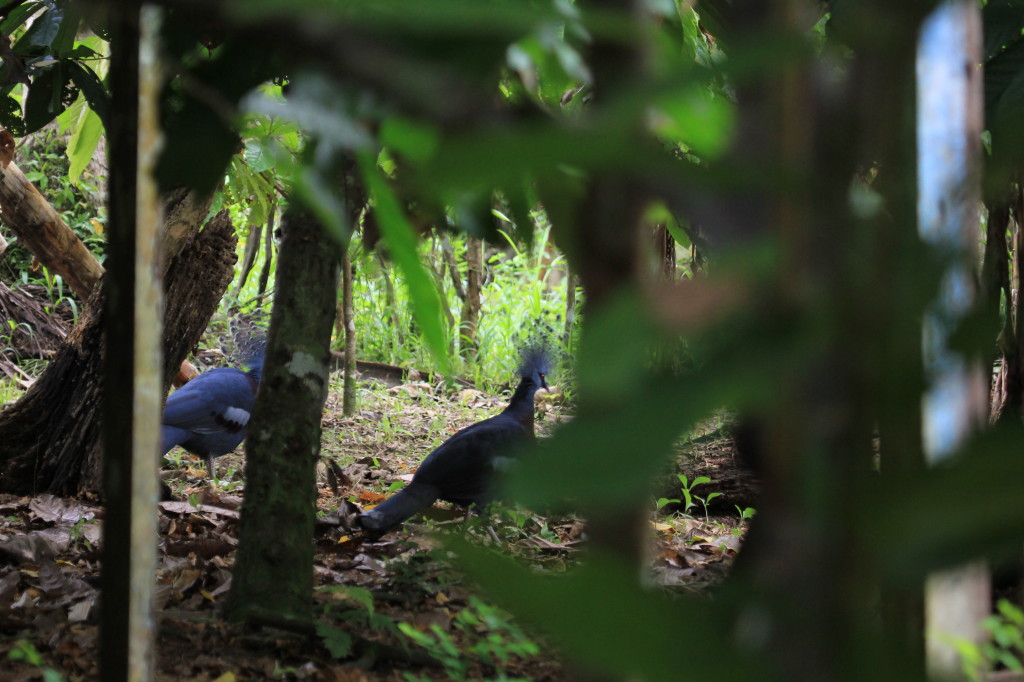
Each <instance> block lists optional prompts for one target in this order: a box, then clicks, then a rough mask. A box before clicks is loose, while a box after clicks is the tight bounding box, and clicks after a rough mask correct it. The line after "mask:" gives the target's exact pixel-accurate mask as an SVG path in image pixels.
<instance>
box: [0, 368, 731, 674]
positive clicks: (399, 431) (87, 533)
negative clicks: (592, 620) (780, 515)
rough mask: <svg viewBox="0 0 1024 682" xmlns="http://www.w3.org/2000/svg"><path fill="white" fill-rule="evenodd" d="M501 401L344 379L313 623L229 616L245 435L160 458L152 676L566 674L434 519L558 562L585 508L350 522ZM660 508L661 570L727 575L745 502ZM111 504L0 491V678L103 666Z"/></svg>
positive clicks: (667, 579)
mask: <svg viewBox="0 0 1024 682" xmlns="http://www.w3.org/2000/svg"><path fill="white" fill-rule="evenodd" d="M506 402H507V396H495V395H488V394H486V393H484V392H481V391H478V390H475V389H467V388H462V387H459V388H458V390H457V392H455V393H448V392H446V391H445V390H444V389H443V387H435V386H432V385H430V384H428V383H426V382H415V383H412V384H408V385H401V386H397V387H393V388H391V389H384V388H376V387H374V386H373V385H372V384H365V385H363V387H362V388H361V390H360V409H359V411H358V413H357V414H356V415H354V416H352V417H344V416H343V415H342V414H341V396H340V390H338V387H337V386H332V390H331V392H330V394H329V396H328V401H327V404H326V406H325V411H324V417H323V427H324V432H323V440H322V452H321V460H322V461H321V463H320V465H319V471H318V499H317V505H318V509H319V514H318V521H317V526H316V533H315V539H314V540H315V547H316V555H315V564H314V576H315V584H316V590H315V592H314V595H313V598H314V602H315V612H316V613H318V614H323V615H322V616H321V617H320V620H319V621H318V624H317V625H316V628H315V631H310V632H296V631H289V630H283V629H280V628H273V627H269V628H262V629H255V628H252V627H243V626H236V625H232V624H227V623H224V622H222V621H221V620H220V619H219V614H220V608H221V604H222V602H223V600H224V599H225V597H226V595H227V593H228V591H229V590H230V587H231V569H232V566H233V563H234V553H235V550H236V548H237V545H238V529H239V515H240V509H241V503H242V497H243V496H244V478H243V477H244V472H243V469H242V461H243V458H242V454H241V450H239V451H238V452H236V453H235V454H232V455H227V456H225V457H222V458H220V459H219V460H218V462H217V470H218V473H219V474H221V475H222V476H223V478H221V479H218V480H217V481H215V482H212V483H211V482H209V481H207V480H206V478H205V472H203V471H202V468H201V467H198V466H197V467H196V468H193V466H195V465H193V464H192V462H191V458H190V457H189V456H188V455H179V457H178V461H177V462H176V464H177V468H175V469H174V470H172V471H171V472H169V473H166V472H165V477H166V478H167V479H168V482H169V483H171V484H172V487H173V488H174V490H175V497H176V499H175V500H174V501H168V502H161V503H160V504H159V513H160V517H159V529H160V536H159V549H158V552H159V553H158V568H157V581H156V589H155V608H156V623H157V627H156V632H155V636H156V651H157V658H156V669H157V676H156V679H157V680H224V681H225V682H226V681H228V680H259V679H302V680H332V681H333V680H406V679H437V680H444V679H452V678H453V677H461V678H463V679H488V678H497V677H502V676H504V678H505V679H509V678H513V679H514V678H522V679H531V680H559V679H564V678H565V677H566V676H567V675H568V673H567V671H566V670H565V669H564V668H563V665H562V663H561V662H560V661H559V659H558V657H557V653H556V652H554V651H552V650H550V649H548V648H545V646H544V644H543V640H542V639H541V638H539V637H535V636H531V635H529V634H524V632H523V631H522V630H520V628H519V626H518V625H517V624H515V622H514V620H513V619H512V618H511V616H509V615H508V614H504V613H501V612H499V611H498V610H497V609H494V607H491V606H488V605H487V603H486V602H485V601H482V600H481V599H480V598H478V596H477V595H476V594H475V592H474V588H473V586H472V585H471V584H470V583H469V582H468V581H466V580H465V579H464V578H463V576H461V575H460V574H459V573H458V572H457V571H456V570H454V569H453V568H452V567H451V565H450V563H449V562H448V560H447V553H446V551H445V550H444V548H443V545H442V542H441V540H440V539H439V536H440V535H442V534H444V533H459V534H462V535H464V536H468V537H469V538H471V539H472V540H473V541H474V542H477V543H479V544H482V545H488V546H492V547H496V548H498V549H500V550H501V551H503V552H506V553H508V554H510V555H512V556H515V557H517V558H518V559H520V560H521V561H525V562H529V563H531V564H533V565H535V566H536V567H537V568H538V569H539V570H545V571H554V572H557V571H563V570H565V569H566V568H568V567H570V566H572V565H574V564H575V563H576V562H577V561H579V554H580V549H581V548H583V547H585V545H586V527H585V523H584V522H583V521H582V520H581V519H577V518H564V519H555V518H547V519H545V518H542V517H539V516H537V515H535V514H532V513H530V512H528V511H525V510H518V509H504V510H501V509H499V511H498V512H497V513H496V514H494V515H492V516H489V517H487V518H486V519H481V518H480V517H479V516H473V515H471V516H470V518H469V519H468V520H467V519H466V515H465V514H464V513H463V511H462V510H461V509H458V508H455V507H451V506H446V505H444V504H442V503H438V504H437V505H435V506H434V507H433V508H431V509H428V510H427V511H426V512H425V513H424V514H422V515H420V516H417V517H414V518H413V519H410V520H409V521H408V522H407V523H406V524H405V526H404V527H403V528H401V529H400V530H398V531H394V532H392V533H389V534H387V535H385V536H384V537H383V538H382V539H381V540H380V541H378V542H364V541H361V540H360V539H359V535H358V533H354V532H353V530H352V527H353V522H354V518H355V516H356V515H357V513H358V511H359V508H360V507H366V506H370V505H373V504H377V503H379V502H380V501H381V500H383V499H384V498H385V497H387V496H388V495H389V494H391V492H393V489H396V488H397V487H398V486H400V485H403V484H404V482H406V481H408V480H409V479H410V478H411V476H412V474H413V472H414V471H415V470H416V466H417V465H418V464H419V462H420V461H421V460H422V459H423V457H425V456H426V455H427V453H429V452H430V451H431V450H432V449H433V448H435V447H437V446H438V445H440V443H442V442H443V441H444V440H445V439H447V438H448V437H450V436H451V435H452V434H454V433H455V432H456V431H458V430H459V429H461V428H463V427H465V426H468V425H470V424H472V423H475V422H477V421H480V420H481V419H484V418H486V417H489V416H491V415H493V414H495V413H497V412H498V411H500V410H501V409H503V408H504V406H505V404H506ZM537 409H538V412H537V420H536V424H537V430H538V435H539V436H540V437H544V436H545V435H548V434H549V433H550V432H551V431H552V430H553V429H554V428H555V427H556V426H557V425H558V424H559V423H560V422H562V421H565V420H568V419H570V418H571V415H570V414H569V412H568V409H567V408H566V407H565V406H564V405H562V404H561V401H558V400H538V407H537ZM721 444H722V447H721V448H718V449H715V448H713V447H712V448H711V449H710V450H708V447H707V444H706V443H704V444H703V445H702V447H703V448H704V450H707V451H709V452H710V451H713V452H714V454H715V455H716V456H721V454H722V451H723V450H725V451H728V450H729V449H730V447H731V445H730V444H729V443H727V442H726V439H725V438H724V437H723V439H722V441H721ZM699 454H700V453H698V455H699ZM173 459H174V458H172V460H173ZM225 472H226V475H225ZM665 511H666V510H663V511H662V512H660V513H658V514H657V515H656V517H652V521H651V526H652V532H651V535H652V538H653V539H652V542H653V547H652V550H653V551H652V552H651V555H650V556H651V557H652V558H651V565H650V567H649V568H650V575H651V577H652V578H653V582H654V584H656V585H658V586H660V587H661V588H662V589H667V590H679V591H684V592H700V591H703V590H706V589H707V588H708V587H710V586H713V585H715V584H717V583H718V582H720V581H721V580H722V579H723V578H724V576H725V575H726V573H727V571H728V568H729V566H730V565H731V562H732V559H733V558H734V557H735V555H736V553H737V551H738V550H739V548H740V544H741V538H742V530H743V529H742V528H741V527H739V526H738V524H737V522H736V519H735V518H734V517H733V518H728V517H717V518H716V517H709V518H707V519H705V518H704V517H703V514H702V515H701V517H700V518H691V517H687V516H682V515H680V514H677V513H673V514H666V513H665ZM691 511H692V510H691ZM102 517H103V510H102V508H101V507H99V506H95V505H92V504H89V503H88V502H85V501H81V500H74V499H66V498H58V497H55V496H52V495H39V496H36V497H16V496H9V495H0V660H4V661H5V664H6V665H4V666H0V682H4V681H5V680H26V679H39V678H40V677H41V676H43V675H45V674H47V672H48V671H49V672H50V673H52V672H53V671H57V672H59V673H60V674H61V675H62V676H63V679H66V680H92V679H97V678H98V675H99V670H98V660H97V646H98V627H97V619H98V603H99V590H98V586H99V558H100V549H99V548H100V545H101V542H102V539H101V528H102ZM485 612H486V617H483V618H481V616H480V614H483V613H485ZM495 613H500V615H499V616H495V615H494V614H495ZM483 622H486V623H487V624H488V625H487V626H484V625H482V624H481V623H483ZM495 624H497V625H495ZM413 639H415V640H416V642H418V643H412V642H413ZM538 647H539V650H538ZM452 652H454V653H452ZM460 652H461V653H460ZM8 658H10V659H11V660H7V659H8ZM14 659H18V660H14ZM409 674H411V675H412V677H407V675H409ZM47 679H53V678H52V677H50V678H47Z"/></svg>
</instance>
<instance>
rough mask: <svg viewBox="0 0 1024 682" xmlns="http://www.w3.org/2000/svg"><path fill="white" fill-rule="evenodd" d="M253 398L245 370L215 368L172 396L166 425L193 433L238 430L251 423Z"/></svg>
mask: <svg viewBox="0 0 1024 682" xmlns="http://www.w3.org/2000/svg"><path fill="white" fill-rule="evenodd" d="M253 397H254V394H253V389H252V383H251V382H250V380H249V378H248V377H247V376H245V373H243V372H241V371H239V370H234V369H230V368H225V369H223V370H212V371H210V372H207V373H205V374H201V375H199V376H198V377H196V378H195V379H193V380H192V381H190V382H188V383H187V384H185V385H184V386H182V387H181V388H180V389H178V390H177V391H175V392H174V393H172V394H171V395H170V397H169V398H168V399H167V404H166V405H165V407H164V416H163V424H164V425H165V426H173V427H176V428H181V429H187V430H189V431H191V432H193V433H218V432H221V431H229V432H237V431H240V430H242V429H243V428H245V426H246V425H247V424H248V423H249V413H250V412H251V411H252V403H253Z"/></svg>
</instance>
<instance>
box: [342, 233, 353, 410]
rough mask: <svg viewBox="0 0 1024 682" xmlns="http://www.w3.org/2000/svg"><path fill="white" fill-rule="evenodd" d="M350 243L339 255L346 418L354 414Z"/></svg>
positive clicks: (343, 400) (343, 402) (343, 408)
mask: <svg viewBox="0 0 1024 682" xmlns="http://www.w3.org/2000/svg"><path fill="white" fill-rule="evenodd" d="M351 248H352V243H351V242H349V246H348V248H346V249H345V250H344V252H343V253H342V254H341V277H342V279H341V303H342V305H341V308H342V310H341V318H340V319H341V320H342V324H343V325H344V327H345V367H344V370H343V377H342V380H343V384H342V385H343V389H342V398H341V412H342V414H343V415H345V416H346V417H351V416H352V415H354V414H355V413H356V313H355V306H354V305H353V302H352V255H351Z"/></svg>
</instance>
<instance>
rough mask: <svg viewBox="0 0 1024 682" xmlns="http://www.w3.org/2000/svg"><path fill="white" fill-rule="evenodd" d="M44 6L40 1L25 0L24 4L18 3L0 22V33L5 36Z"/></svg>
mask: <svg viewBox="0 0 1024 682" xmlns="http://www.w3.org/2000/svg"><path fill="white" fill-rule="evenodd" d="M43 7H45V5H44V3H42V2H26V3H25V4H24V5H19V6H18V7H15V8H14V9H13V10H11V12H10V14H8V15H7V17H6V18H5V19H4V20H3V21H2V22H0V33H3V34H4V35H6V36H9V35H11V34H12V33H14V29H15V28H17V27H18V26H21V25H22V24H23V23H25V21H26V20H27V19H28V18H29V17H30V16H32V15H33V14H35V13H36V12H38V11H39V10H40V9H41V8H43Z"/></svg>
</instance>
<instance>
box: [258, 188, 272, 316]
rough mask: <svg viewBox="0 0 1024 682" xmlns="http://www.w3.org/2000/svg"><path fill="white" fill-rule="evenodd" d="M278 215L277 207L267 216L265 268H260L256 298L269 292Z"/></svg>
mask: <svg viewBox="0 0 1024 682" xmlns="http://www.w3.org/2000/svg"><path fill="white" fill-rule="evenodd" d="M276 216H277V208H276V207H275V208H273V209H272V210H271V211H270V215H269V216H268V217H267V238H266V239H265V240H264V242H263V269H262V270H260V283H259V287H258V289H257V291H256V298H257V300H260V301H262V300H263V297H264V296H265V295H266V293H267V284H269V283H270V268H271V266H272V264H273V262H274V237H275V235H274V221H275V220H276Z"/></svg>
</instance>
